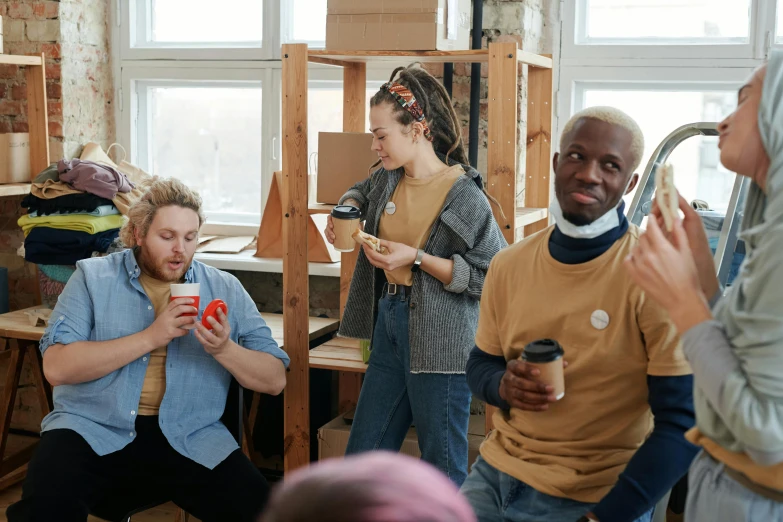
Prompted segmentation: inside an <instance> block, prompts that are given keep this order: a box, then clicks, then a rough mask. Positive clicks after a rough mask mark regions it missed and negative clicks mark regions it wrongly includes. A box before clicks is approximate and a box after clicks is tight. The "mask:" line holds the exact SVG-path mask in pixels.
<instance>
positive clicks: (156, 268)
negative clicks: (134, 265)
mask: <svg viewBox="0 0 783 522" xmlns="http://www.w3.org/2000/svg"><path fill="white" fill-rule="evenodd" d="M139 251H140V254H139V265H141V269H142V271H143V272H144V273H145V274H147V275H149V276H151V277H153V278H154V279H157V280H158V281H163V282H165V283H178V282H179V281H182V280H183V278H184V277H185V273H186V272H187V271H188V268H190V264H191V263H192V262H193V256H190V257H189V258H188V257H186V256H184V255H182V256H171V257H166V258H163V259H158V260H156V259H153V258H152V256H151V255H149V253H148V252H147V251H146V250H144V248H141V247H140V248H139ZM175 262H180V263H182V266H181V267H180V268H178V269H177V270H171V269H170V268H169V266H168V264H169V263H175Z"/></svg>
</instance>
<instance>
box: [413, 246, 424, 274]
mask: <svg viewBox="0 0 783 522" xmlns="http://www.w3.org/2000/svg"><path fill="white" fill-rule="evenodd" d="M422 259H424V250H422V249H421V248H420V249H419V251H418V252H417V253H416V261H414V262H413V266H412V267H411V272H413V273H414V274H415V273H416V272H418V271H419V270H421V260H422Z"/></svg>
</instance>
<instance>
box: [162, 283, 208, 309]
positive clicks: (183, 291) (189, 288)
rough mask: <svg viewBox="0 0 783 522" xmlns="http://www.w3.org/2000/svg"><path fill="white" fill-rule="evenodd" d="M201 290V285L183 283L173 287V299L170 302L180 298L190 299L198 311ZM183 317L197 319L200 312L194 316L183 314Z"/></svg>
mask: <svg viewBox="0 0 783 522" xmlns="http://www.w3.org/2000/svg"><path fill="white" fill-rule="evenodd" d="M200 290H201V284H200V283H183V284H175V285H171V298H170V299H169V302H171V301H173V300H174V299H177V298H180V297H190V298H191V299H193V306H195V307H196V309H198V303H199V292H200ZM182 315H185V316H189V317H196V316H197V315H198V312H196V313H194V314H182Z"/></svg>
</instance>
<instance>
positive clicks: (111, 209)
mask: <svg viewBox="0 0 783 522" xmlns="http://www.w3.org/2000/svg"><path fill="white" fill-rule="evenodd" d="M119 213H120V211H119V210H117V207H115V206H114V205H101V206H100V207H97V208H96V209H95V210H92V211H90V212H74V211H65V212H60V211H57V212H48V213H46V214H43V215H45V216H97V217H101V216H116V215H117V214H119ZM27 215H28V216H30V217H32V218H34V217H39V216H40V215H41V214H39V213H38V211H37V210H33V211H32V212H29V213H28V214H27Z"/></svg>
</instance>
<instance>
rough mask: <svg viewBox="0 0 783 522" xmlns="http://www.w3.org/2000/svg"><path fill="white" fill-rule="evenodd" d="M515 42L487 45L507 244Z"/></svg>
mask: <svg viewBox="0 0 783 522" xmlns="http://www.w3.org/2000/svg"><path fill="white" fill-rule="evenodd" d="M517 70H518V66H517V44H516V43H515V42H509V43H491V44H489V77H488V79H487V82H488V90H489V103H488V113H487V123H488V135H487V192H489V194H490V195H491V196H492V197H494V198H495V199H496V200H497V201H498V202H500V207H501V208H502V209H503V213H502V215H501V212H499V211H498V209H497V207H495V206H493V210H494V212H495V219H496V220H497V222H498V224H499V225H500V229H501V230H502V231H503V236H504V237H505V238H506V241H507V242H508V244H509V245H510V244H512V243H514V232H515V231H516V209H517V201H516V200H517V195H516V186H517V183H516V176H517V139H518V133H517V114H518V113H519V112H518V111H519V102H518V87H517V85H518V84H517ZM495 410H496V408H494V407H493V406H490V405H489V404H487V405H486V410H485V413H484V415H485V428H486V431H487V432H489V430H491V429H492V427H493V425H492V414H493V413H494V412H495Z"/></svg>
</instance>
